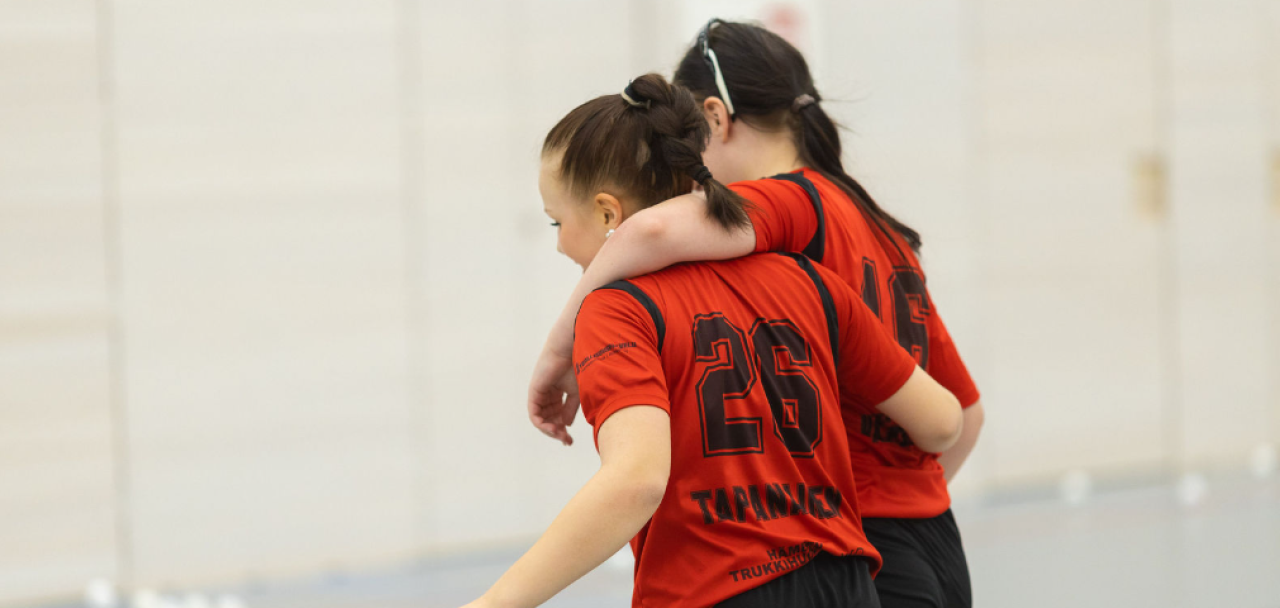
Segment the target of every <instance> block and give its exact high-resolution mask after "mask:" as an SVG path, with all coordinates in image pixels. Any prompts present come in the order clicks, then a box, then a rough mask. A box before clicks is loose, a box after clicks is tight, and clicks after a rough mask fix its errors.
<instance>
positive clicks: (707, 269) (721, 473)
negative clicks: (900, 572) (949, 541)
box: [573, 255, 916, 606]
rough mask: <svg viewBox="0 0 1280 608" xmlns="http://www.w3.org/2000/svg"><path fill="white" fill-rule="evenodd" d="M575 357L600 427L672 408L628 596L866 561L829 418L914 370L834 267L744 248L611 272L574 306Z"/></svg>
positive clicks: (684, 595)
mask: <svg viewBox="0 0 1280 608" xmlns="http://www.w3.org/2000/svg"><path fill="white" fill-rule="evenodd" d="M573 352H574V355H573V356H574V362H575V367H574V371H575V373H576V374H577V377H578V387H579V389H580V395H581V398H582V412H583V415H584V417H585V418H586V420H587V422H588V423H590V424H591V426H592V427H594V429H596V430H597V431H598V430H599V428H600V426H601V424H603V423H604V421H605V420H606V419H608V417H609V416H610V415H612V414H613V413H614V412H617V411H618V410H620V409H622V408H626V407H631V406H640V405H651V406H655V407H659V408H662V409H663V410H666V411H667V413H668V414H669V415H670V416H671V474H670V478H669V481H668V484H667V491H666V494H665V496H664V497H663V499H662V502H661V504H660V506H659V507H658V509H657V511H656V512H655V513H654V514H653V517H652V519H650V521H649V523H648V524H646V525H645V527H644V528H643V529H642V530H641V531H640V533H639V534H637V535H636V537H635V538H634V539H633V540H632V541H631V546H632V549H633V551H634V552H635V555H636V575H635V589H634V594H633V601H632V605H633V606H709V605H713V604H716V603H718V602H721V601H723V600H725V599H727V598H730V597H733V596H735V595H738V594H740V593H742V592H744V591H748V590H750V589H753V588H755V587H758V586H760V585H763V584H764V583H766V582H768V581H770V580H772V579H774V578H776V577H778V576H780V575H782V574H785V573H787V572H789V571H791V570H794V569H795V568H798V567H800V566H802V565H804V564H805V563H807V562H808V561H809V560H810V559H812V558H813V557H814V556H815V555H817V553H818V552H819V551H825V552H827V553H831V554H833V555H856V556H862V557H865V558H866V559H868V560H870V561H871V564H870V565H871V569H872V572H873V573H874V572H876V571H878V570H879V567H880V555H879V553H877V552H876V550H875V548H873V547H872V546H871V544H870V543H868V542H867V539H866V536H864V535H863V532H862V520H861V515H860V513H859V509H858V503H857V498H856V494H857V489H856V482H855V480H854V468H853V466H852V463H851V462H850V460H849V445H848V443H847V439H846V434H845V432H844V424H843V420H842V418H843V416H842V412H851V411H858V412H872V411H874V407H875V405H877V404H879V403H880V402H882V401H884V400H885V399H887V398H888V397H890V396H892V395H893V393H895V392H897V390H898V389H899V388H901V387H902V385H903V384H905V383H906V381H907V378H909V377H910V375H911V373H912V372H913V371H914V370H915V368H916V366H915V363H914V361H912V360H911V357H910V356H908V355H907V354H906V353H905V352H903V351H902V350H901V349H900V348H898V347H897V345H896V344H895V343H894V342H893V341H892V340H890V339H889V338H888V337H887V336H885V335H884V332H882V331H880V330H879V327H878V322H877V319H876V318H875V317H874V316H873V315H872V314H871V311H869V310H867V308H866V306H864V305H862V303H861V301H860V300H859V299H858V296H857V294H856V292H854V291H853V290H852V289H851V288H850V287H849V286H847V285H845V284H843V282H841V281H840V279H839V278H838V277H837V276H836V275H835V274H834V273H833V272H831V271H829V270H827V269H825V268H820V267H818V266H817V265H816V264H813V263H811V262H810V261H809V260H808V259H806V258H805V257H804V256H800V255H752V256H748V257H745V258H741V259H738V260H731V261H727V262H708V263H696V264H680V265H677V266H673V267H671V268H668V269H666V270H662V271H659V272H656V273H653V274H649V275H645V276H642V277H638V278H635V279H632V280H630V281H619V282H617V283H613V284H611V285H609V286H606V287H605V288H602V289H600V290H597V291H595V292H594V293H592V294H591V295H590V296H589V297H588V298H587V299H586V301H585V302H584V303H583V305H582V309H581V311H580V312H579V313H578V319H577V325H576V328H575V335H574V347H573ZM837 360H838V362H839V365H838V366H837ZM837 387H838V388H837ZM842 402H843V405H842ZM597 438H598V435H597Z"/></svg>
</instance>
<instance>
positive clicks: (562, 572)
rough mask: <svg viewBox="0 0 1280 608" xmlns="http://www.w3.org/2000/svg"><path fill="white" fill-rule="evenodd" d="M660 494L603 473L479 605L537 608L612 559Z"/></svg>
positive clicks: (640, 523)
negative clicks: (528, 607)
mask: <svg viewBox="0 0 1280 608" xmlns="http://www.w3.org/2000/svg"><path fill="white" fill-rule="evenodd" d="M660 500H661V492H660V491H655V490H654V489H653V488H644V487H637V486H636V484H635V483H634V482H633V481H632V480H629V479H627V476H626V475H623V474H618V473H617V472H610V471H606V470H604V469H602V470H601V471H599V472H598V473H596V475H595V476H594V477H592V478H591V480H590V481H588V482H587V484H586V485H585V486H583V488H582V490H580V491H579V492H578V494H577V495H576V496H574V497H573V499H572V500H570V501H569V504H568V505H566V506H565V508H564V510H562V511H561V512H560V515H559V516H557V517H556V519H555V521H554V522H552V524H551V526H550V527H549V528H548V529H547V531H546V533H544V534H543V535H542V538H540V539H538V542H537V543H535V544H534V545H533V547H532V548H530V549H529V551H528V552H527V553H525V554H524V556H523V557H521V558H520V559H519V560H518V561H517V562H516V563H515V565H513V566H512V567H511V569H510V570H507V573H506V574H504V575H503V576H502V578H500V579H498V582H497V583H495V584H494V586H493V587H492V588H491V589H489V591H488V593H486V594H485V597H484V598H483V599H482V602H484V605H486V606H494V607H502V608H508V607H511V608H516V607H524V606H537V605H539V604H541V603H543V602H545V601H547V600H548V599H550V598H551V597H552V596H554V595H555V594H557V593H559V592H560V591H561V590H563V589H564V588H565V587H568V586H569V584H571V583H573V581H575V580H578V578H580V577H582V575H584V574H586V573H587V572H590V571H591V570H592V569H594V568H595V567H596V566H599V565H600V564H601V563H603V562H604V561H605V560H606V559H608V558H609V557H610V556H612V555H613V554H614V553H617V552H618V550H619V549H621V548H622V547H623V546H624V545H626V544H627V541H629V540H630V539H631V537H633V536H635V534H636V533H637V532H639V531H640V528H641V527H643V526H644V524H645V522H646V521H648V520H649V518H650V517H651V516H653V512H654V511H655V510H657V507H658V503H659V502H660Z"/></svg>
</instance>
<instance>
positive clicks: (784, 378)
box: [693, 313, 822, 458]
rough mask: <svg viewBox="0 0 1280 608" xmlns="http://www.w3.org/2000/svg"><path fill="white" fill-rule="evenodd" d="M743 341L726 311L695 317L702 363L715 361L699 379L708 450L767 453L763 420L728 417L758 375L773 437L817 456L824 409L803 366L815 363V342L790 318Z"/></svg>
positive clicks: (761, 325)
mask: <svg viewBox="0 0 1280 608" xmlns="http://www.w3.org/2000/svg"><path fill="white" fill-rule="evenodd" d="M745 338H746V335H745V334H744V333H743V331H742V330H741V329H739V328H738V327H737V326H735V325H734V324H733V323H731V322H729V320H728V319H725V318H724V315H723V314H721V313H711V314H708V315H698V316H697V317H696V318H695V319H694V325H693V342H694V349H695V357H696V360H697V361H706V362H711V365H710V366H708V367H707V368H706V369H705V370H704V371H703V372H702V378H701V379H700V380H699V381H698V407H699V409H700V411H701V414H702V415H701V417H700V418H701V422H702V441H703V447H702V451H703V455H705V456H723V455H728V454H759V453H762V452H764V446H763V443H764V442H763V433H762V425H761V417H758V416H757V417H751V416H732V417H731V416H729V414H728V410H729V409H730V408H732V407H733V406H734V404H733V403H732V402H733V401H739V402H741V401H743V400H745V399H746V397H747V395H749V394H750V393H751V390H752V389H753V388H754V387H755V385H756V381H757V379H759V380H760V381H761V383H762V384H763V385H764V390H765V397H766V399H767V400H768V402H769V413H770V417H771V418H772V419H773V430H774V435H776V436H777V437H778V438H779V439H780V440H781V441H782V443H783V445H784V446H786V448H787V451H788V452H789V453H790V454H791V455H792V456H793V457H797V458H807V457H812V456H813V450H814V447H816V446H817V445H818V443H820V442H821V441H822V408H821V401H820V397H819V394H818V389H817V387H816V386H815V385H814V384H813V381H812V380H810V379H809V376H808V374H807V373H806V371H805V369H806V368H810V367H812V366H813V358H812V354H811V351H810V349H809V343H808V342H807V341H806V340H805V339H804V336H802V335H801V334H800V331H799V330H798V329H796V327H795V325H794V324H793V323H792V322H791V321H787V320H775V321H765V320H764V319H761V320H758V321H756V323H755V324H754V325H753V326H752V328H751V340H750V342H747V340H746V339H745ZM747 344H750V345H751V346H752V347H753V348H752V350H754V353H752V352H751V351H750V350H748V349H747ZM738 405H739V407H740V406H741V404H740V403H739V404H738Z"/></svg>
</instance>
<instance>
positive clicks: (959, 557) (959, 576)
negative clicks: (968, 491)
mask: <svg viewBox="0 0 1280 608" xmlns="http://www.w3.org/2000/svg"><path fill="white" fill-rule="evenodd" d="M862 529H863V531H864V532H866V534H867V540H869V541H871V545H872V546H874V547H875V548H876V549H878V550H879V551H880V555H881V556H882V557H884V567H883V568H881V569H880V574H879V575H877V576H876V583H875V584H876V591H877V592H878V593H879V594H880V604H881V605H882V606H884V608H969V607H970V606H972V605H973V592H972V591H971V589H970V588H969V562H968V561H967V560H965V557H964V546H963V545H961V544H960V529H959V528H957V527H956V519H955V517H953V516H952V515H951V510H950V509H947V512H946V513H943V514H942V515H939V516H937V517H930V518H928V519H905V518H894V519H889V518H881V517H867V518H863V520H862Z"/></svg>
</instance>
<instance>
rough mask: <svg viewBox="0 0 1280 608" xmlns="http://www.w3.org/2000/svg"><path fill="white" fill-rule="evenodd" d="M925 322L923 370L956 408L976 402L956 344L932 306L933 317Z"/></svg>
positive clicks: (967, 371) (976, 390)
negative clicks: (926, 351)
mask: <svg viewBox="0 0 1280 608" xmlns="http://www.w3.org/2000/svg"><path fill="white" fill-rule="evenodd" d="M930 300H932V297H931V298H930ZM928 323H929V362H928V369H927V370H926V371H928V372H929V375H930V376H933V379H934V380H937V381H938V384H941V385H942V386H943V387H944V388H946V389H947V390H949V391H951V394H953V395H955V396H956V399H958V400H959V401H960V407H969V406H971V405H973V404H975V403H977V402H978V399H979V398H980V397H981V395H979V394H978V387H977V385H975V384H974V382H973V377H972V376H970V375H969V368H968V367H966V366H965V364H964V360H963V359H961V358H960V352H959V351H958V350H956V344H955V342H953V341H952V340H951V334H950V333H949V332H948V331H947V326H946V325H945V324H944V323H943V322H942V317H940V316H938V309H937V307H936V306H935V307H934V308H933V314H932V315H930V316H929V321H928Z"/></svg>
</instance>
